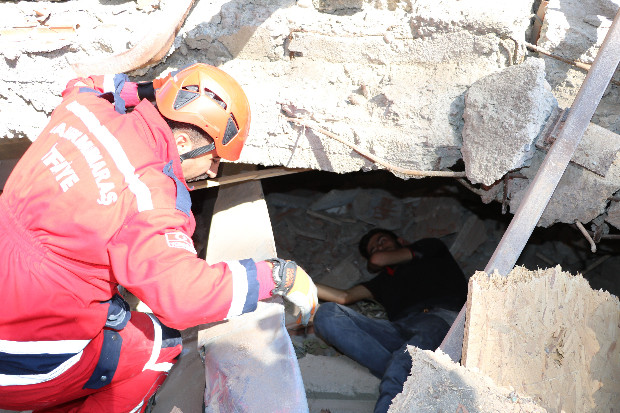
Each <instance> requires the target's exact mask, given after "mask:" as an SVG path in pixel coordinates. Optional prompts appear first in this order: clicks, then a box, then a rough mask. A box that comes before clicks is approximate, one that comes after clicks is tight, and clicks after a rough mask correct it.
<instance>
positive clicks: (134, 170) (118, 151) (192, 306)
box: [0, 64, 317, 412]
mask: <svg viewBox="0 0 620 413" xmlns="http://www.w3.org/2000/svg"><path fill="white" fill-rule="evenodd" d="M62 97H63V100H62V103H61V104H60V105H59V106H58V107H57V108H56V109H55V110H54V112H53V113H52V115H51V119H50V122H49V124H48V125H47V126H46V127H45V129H44V130H43V132H42V133H41V135H40V136H39V137H38V139H37V140H36V141H35V142H33V144H32V145H31V147H30V148H29V149H28V151H27V152H26V153H25V154H24V156H23V157H22V158H21V160H20V161H19V163H18V165H17V166H16V167H15V169H14V171H13V173H12V174H11V176H10V177H9V179H8V181H7V183H6V185H5V189H4V193H2V195H1V196H0V228H2V235H3V236H2V237H1V238H0V268H2V269H1V270H0V271H1V273H0V274H1V275H0V294H1V297H2V306H0V408H2V409H10V410H35V411H62V412H69V411H71V412H74V411H83V412H104V411H105V412H141V411H144V409H145V408H146V405H147V402H148V400H149V398H150V397H151V396H152V395H153V394H154V393H155V391H156V390H157V388H158V387H159V386H160V385H161V384H162V382H163V381H164V380H165V378H166V376H167V374H168V371H169V370H170V368H171V367H172V365H173V364H174V362H175V360H176V358H177V356H178V355H179V353H180V351H181V337H180V334H179V332H178V331H177V330H181V329H186V328H189V327H192V326H196V325H198V324H202V323H210V322H214V321H219V320H223V319H227V318H230V317H234V316H236V315H239V314H242V313H246V312H250V311H253V310H255V309H256V306H257V301H259V300H262V299H265V298H268V297H270V296H271V295H272V294H280V295H282V296H284V298H286V299H288V300H290V301H291V302H293V303H294V304H296V305H297V306H298V307H299V308H300V309H301V313H300V318H299V322H300V323H304V324H307V322H308V319H309V318H310V316H311V315H313V314H314V311H315V309H316V303H317V298H316V287H315V286H314V284H313V283H312V281H311V279H310V277H308V275H307V274H306V273H305V271H304V270H303V269H301V268H299V267H297V266H296V265H295V263H294V262H292V261H283V260H279V259H274V260H268V261H261V262H254V261H253V260H251V259H246V260H242V261H231V262H221V263H211V265H210V264H209V263H207V262H205V261H204V260H202V259H200V258H198V257H197V254H196V251H195V249H194V245H193V243H192V240H191V236H192V234H193V232H194V229H195V220H194V217H193V215H192V212H191V210H190V207H191V200H190V196H189V192H188V186H187V184H186V182H185V181H186V180H188V179H191V178H194V177H197V176H200V175H202V174H204V173H207V174H209V176H211V177H214V176H215V174H216V172H217V169H218V163H219V161H220V158H224V159H228V160H236V159H238V158H239V155H240V152H241V148H242V147H243V144H244V142H245V140H246V138H247V136H248V131H249V126H250V107H249V103H248V100H247V98H246V95H245V94H244V92H243V90H242V88H241V87H240V86H239V84H238V83H237V82H236V81H235V80H234V79H233V78H232V77H231V76H229V75H228V74H226V73H225V72H224V71H222V70H220V69H218V68H215V67H213V66H209V65H206V64H195V65H192V66H190V67H188V68H186V69H183V70H181V71H179V72H178V73H176V74H174V75H169V76H167V77H165V78H162V79H156V80H155V81H153V82H146V83H140V84H137V83H133V82H129V81H128V78H127V76H126V75H116V76H91V77H89V78H78V79H75V80H72V81H70V82H69V83H68V85H67V88H66V89H65V90H64V92H63V93H62ZM126 107H133V110H131V111H130V112H129V113H126ZM239 236H243V234H239ZM119 286H123V287H124V288H126V289H127V290H128V291H129V292H131V293H133V294H134V295H135V296H136V297H138V298H139V299H140V300H142V301H143V302H144V303H145V304H146V305H148V307H149V308H150V309H151V310H152V312H153V314H146V313H140V312H132V311H130V310H129V306H128V305H127V303H126V302H125V301H124V300H123V299H122V298H121V296H120V295H119V294H118V287H119Z"/></svg>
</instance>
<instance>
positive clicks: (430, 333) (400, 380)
mask: <svg viewBox="0 0 620 413" xmlns="http://www.w3.org/2000/svg"><path fill="white" fill-rule="evenodd" d="M399 321H400V320H399ZM400 327H401V329H404V330H406V331H408V333H409V334H411V337H410V338H409V340H407V342H406V343H405V344H404V345H403V346H402V347H400V348H399V349H398V350H396V351H395V352H394V353H393V354H392V358H391V359H390V361H389V363H388V366H387V368H386V370H385V373H384V374H383V377H382V379H381V383H380V385H379V399H378V400H377V403H376V405H375V413H385V412H387V411H388V408H389V407H390V404H391V403H392V399H394V397H396V395H397V394H398V393H400V392H402V391H403V385H404V383H405V381H406V380H407V377H408V376H409V373H410V372H411V363H412V361H411V355H410V354H409V351H407V346H408V345H411V346H415V347H418V348H420V349H422V350H435V349H436V348H437V347H439V345H440V344H441V341H442V340H443V338H444V337H445V335H446V334H447V333H448V330H449V329H450V325H449V324H448V323H446V321H444V320H443V319H442V318H441V317H438V316H437V315H433V314H430V313H418V314H416V315H412V316H410V317H408V318H407V322H406V323H405V324H404V325H401V326H400Z"/></svg>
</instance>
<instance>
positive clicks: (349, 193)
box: [310, 188, 360, 211]
mask: <svg viewBox="0 0 620 413" xmlns="http://www.w3.org/2000/svg"><path fill="white" fill-rule="evenodd" d="M359 192H360V189H359V188H355V189H345V190H341V189H333V190H331V191H329V192H328V193H326V194H325V195H323V196H322V197H320V198H319V199H317V200H316V201H314V202H313V203H312V204H311V205H310V209H311V210H313V211H322V210H326V209H331V208H337V207H341V206H344V205H348V204H350V203H351V202H353V200H354V199H355V197H356V196H357V194H358V193H359Z"/></svg>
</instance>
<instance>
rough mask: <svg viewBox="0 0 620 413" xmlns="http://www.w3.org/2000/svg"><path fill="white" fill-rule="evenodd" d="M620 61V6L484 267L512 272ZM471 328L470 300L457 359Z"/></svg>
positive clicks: (458, 325) (453, 334)
mask: <svg viewBox="0 0 620 413" xmlns="http://www.w3.org/2000/svg"><path fill="white" fill-rule="evenodd" d="M618 62H620V11H618V13H617V14H616V17H615V18H614V21H613V23H612V25H611V27H610V28H609V31H608V32H607V36H605V40H604V41H603V44H602V45H601V48H600V49H599V51H598V54H597V55H596V58H595V59H594V62H593V63H592V67H591V68H590V70H589V71H588V74H587V75H586V78H585V80H584V82H583V84H582V85H581V88H580V89H579V93H578V94H577V97H576V98H575V100H574V101H573V104H572V106H571V108H570V111H569V113H568V117H567V118H566V122H565V124H564V127H563V128H562V130H561V131H560V134H559V136H558V138H557V140H556V141H555V142H554V144H553V146H552V147H551V149H550V150H549V152H548V153H547V156H546V157H545V159H544V161H543V163H542V164H541V166H540V169H539V170H538V172H537V173H536V177H534V179H533V181H532V183H531V184H530V186H529V187H528V189H527V193H526V194H525V197H524V198H523V201H522V202H521V205H519V208H518V209H517V212H516V213H515V216H514V217H513V219H512V221H511V222H510V225H509V226H508V229H507V230H506V232H505V233H504V236H503V237H502V239H501V241H500V243H499V245H498V246H497V248H496V249H495V252H494V253H493V256H492V257H491V259H490V260H489V263H488V264H487V266H486V268H485V269H484V271H485V272H486V273H487V274H491V273H493V272H495V271H497V272H498V273H499V274H501V275H503V276H507V275H508V273H509V272H510V271H511V270H512V268H513V267H514V265H515V263H516V262H517V259H518V258H519V256H520V255H521V252H522V251H523V248H525V244H526V243H527V241H528V240H529V238H530V236H531V235H532V231H534V228H535V227H536V224H537V223H538V220H539V219H540V217H541V216H542V213H543V211H544V210H545V207H546V206H547V204H548V203H549V199H551V195H553V192H554V191H555V188H556V186H557V184H558V182H559V181H560V178H562V175H563V174H564V171H565V170H566V167H567V165H568V162H569V161H570V160H571V158H572V157H573V153H574V152H575V149H577V146H578V145H579V142H580V141H581V138H582V136H583V134H584V132H585V130H586V128H587V127H588V125H589V124H590V120H591V119H592V116H593V115H594V111H595V110H596V108H597V106H598V104H599V102H600V100H601V97H602V96H603V93H604V92H605V89H606V88H607V86H608V85H609V81H610V80H611V77H612V75H613V74H614V72H615V70H616V67H617V66H618ZM464 329H465V306H464V307H463V308H462V309H461V311H460V313H459V315H458V317H457V319H456V320H455V322H454V323H453V324H452V327H451V328H450V331H448V334H447V335H446V337H445V338H444V340H443V342H442V343H441V346H440V347H439V348H440V349H441V350H442V351H443V352H444V353H446V354H448V355H449V356H450V358H451V359H452V360H453V361H455V362H457V361H459V360H460V359H461V355H462V348H463V336H464Z"/></svg>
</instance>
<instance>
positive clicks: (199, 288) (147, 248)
mask: <svg viewBox="0 0 620 413" xmlns="http://www.w3.org/2000/svg"><path fill="white" fill-rule="evenodd" d="M185 222H186V218H184V215H183V214H182V213H181V212H179V211H176V210H175V211H170V210H164V211H162V210H153V211H148V212H142V213H139V214H136V216H134V217H133V218H132V219H131V220H130V221H129V222H127V223H126V225H125V226H124V227H123V229H122V230H121V231H120V233H119V234H118V235H117V236H116V237H115V238H114V240H113V242H112V243H111V244H110V247H109V255H110V259H111V264H112V268H113V272H114V276H115V278H116V281H117V282H118V283H119V284H121V285H123V286H124V287H125V288H126V289H127V290H128V291H130V292H131V293H133V294H134V295H135V296H136V297H138V298H139V299H140V300H141V301H143V302H144V303H145V304H146V305H147V306H148V307H149V308H150V309H151V310H152V311H153V313H154V314H155V315H157V316H158V318H160V320H161V321H162V322H163V323H164V324H166V325H167V326H169V327H172V328H176V329H180V330H182V329H185V328H188V327H192V326H195V325H198V324H204V323H210V322H214V321H221V320H224V319H228V318H230V317H234V316H237V315H240V314H243V313H247V312H251V311H254V310H255V309H256V306H257V302H258V301H259V300H261V299H265V298H268V297H271V293H272V291H273V290H274V289H275V288H276V287H277V285H276V283H274V281H273V278H272V269H273V263H270V262H268V261H259V262H254V261H253V260H250V259H247V260H241V261H227V262H220V263H216V264H213V265H209V264H208V263H207V262H205V261H204V260H202V259H200V258H198V257H197V256H196V252H195V250H194V249H193V244H192V241H191V238H190V237H189V235H187V233H189V232H190V231H189V228H188V227H187V226H186V225H184V223H185ZM174 224H177V225H176V226H175V225H174ZM185 232H187V233H185ZM313 288H315V287H314V284H313V283H312V280H311V279H310V277H309V276H308V275H307V274H306V273H305V271H304V270H303V269H301V268H297V270H296V271H295V277H294V279H293V280H292V283H291V285H290V288H288V289H287V290H286V291H285V293H284V294H281V295H282V296H283V298H285V299H287V300H289V301H291V302H293V304H295V305H297V306H298V307H299V308H300V309H301V314H300V318H299V321H298V322H300V323H307V320H308V319H309V318H310V316H311V315H312V314H313V313H314V311H315V310H316V306H317V301H318V300H317V299H316V293H315V291H316V289H314V290H313Z"/></svg>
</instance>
